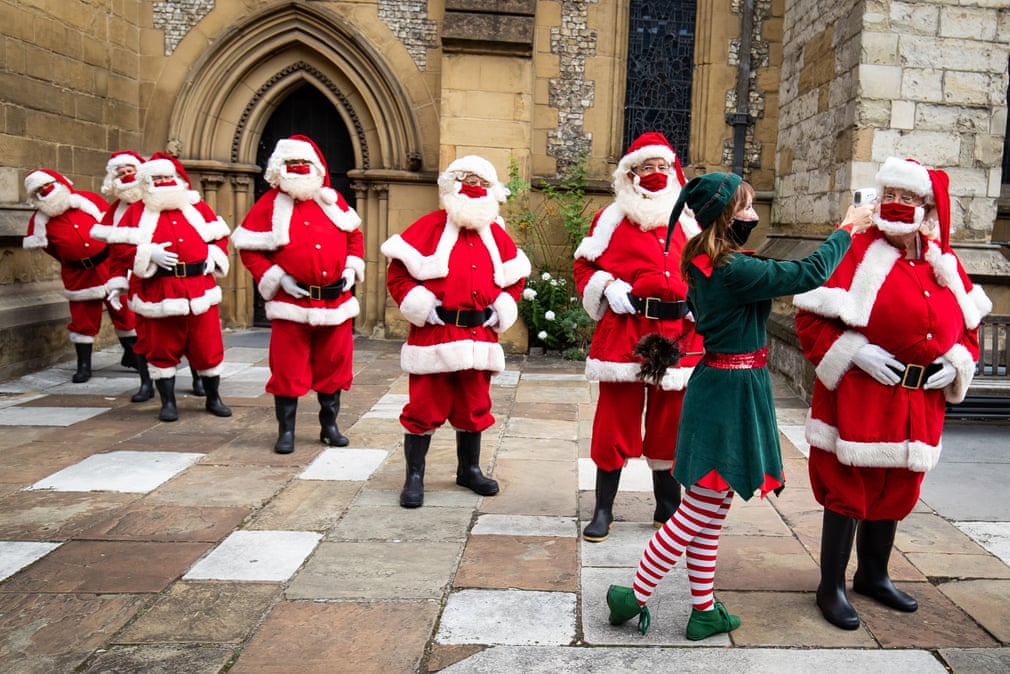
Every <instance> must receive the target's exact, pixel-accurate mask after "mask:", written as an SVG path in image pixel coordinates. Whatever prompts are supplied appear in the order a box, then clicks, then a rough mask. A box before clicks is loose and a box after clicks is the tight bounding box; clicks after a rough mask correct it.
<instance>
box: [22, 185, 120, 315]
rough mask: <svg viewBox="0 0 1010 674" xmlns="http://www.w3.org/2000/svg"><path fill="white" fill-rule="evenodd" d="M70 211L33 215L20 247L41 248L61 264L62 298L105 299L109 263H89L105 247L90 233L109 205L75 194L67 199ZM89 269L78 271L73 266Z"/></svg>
mask: <svg viewBox="0 0 1010 674" xmlns="http://www.w3.org/2000/svg"><path fill="white" fill-rule="evenodd" d="M70 204H71V207H70V208H68V209H67V210H66V211H64V212H63V213H61V214H60V215H57V216H55V217H52V218H51V217H49V216H47V215H46V214H45V213H43V212H42V211H36V212H35V213H34V214H32V217H31V219H30V220H29V221H28V233H27V235H26V236H25V238H24V240H23V241H22V245H23V246H24V247H25V248H28V249H35V248H42V249H43V250H45V251H46V252H47V253H48V254H49V255H51V256H52V257H54V258H56V260H57V261H59V262H60V274H61V276H62V278H63V294H64V295H65V296H66V297H67V299H69V300H71V301H78V302H80V301H85V300H101V299H105V296H106V290H105V283H106V281H108V280H109V273H110V272H109V259H108V253H106V254H105V255H106V258H105V259H104V260H102V261H101V262H99V263H98V264H93V263H92V262H90V261H91V259H92V258H94V257H95V256H96V255H101V254H102V253H103V251H105V249H106V244H105V243H104V242H103V241H100V240H98V239H96V238H94V237H93V236H92V235H91V229H92V227H94V226H95V224H96V223H97V222H98V221H99V220H101V218H102V212H103V211H105V210H106V209H107V208H108V207H109V205H108V204H107V203H106V202H105V200H104V199H102V197H100V196H98V195H97V194H95V193H93V192H84V191H78V192H74V193H72V194H71V195H70ZM82 261H83V264H86V265H91V266H87V267H78V266H77V265H76V264H75V263H82Z"/></svg>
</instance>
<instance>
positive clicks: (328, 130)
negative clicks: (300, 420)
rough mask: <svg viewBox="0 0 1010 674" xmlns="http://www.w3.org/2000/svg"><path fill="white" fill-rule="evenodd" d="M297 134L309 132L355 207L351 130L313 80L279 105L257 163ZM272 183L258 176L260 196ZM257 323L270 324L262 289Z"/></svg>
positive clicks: (265, 129)
mask: <svg viewBox="0 0 1010 674" xmlns="http://www.w3.org/2000/svg"><path fill="white" fill-rule="evenodd" d="M296 134H301V135H303V136H308V137H309V138H311V139H312V140H313V142H315V144H316V146H317V147H318V148H319V151H320V152H321V153H322V155H323V161H324V162H325V163H326V168H327V170H328V171H329V174H330V184H331V185H332V186H333V189H335V190H337V191H338V192H340V194H341V195H343V197H344V198H345V199H346V200H347V203H349V204H350V205H351V206H352V207H353V206H354V205H355V203H354V202H355V195H354V192H353V191H351V183H350V181H349V180H348V179H347V172H348V171H349V170H351V169H353V168H354V146H353V145H352V144H351V134H350V132H348V130H347V127H346V126H344V124H343V123H342V121H341V119H340V116H339V115H338V114H337V111H336V109H335V108H334V107H333V104H332V103H331V102H330V99H328V98H327V97H326V96H325V95H324V94H323V93H322V92H321V91H319V89H317V88H316V87H314V86H312V85H311V84H303V85H302V86H300V87H298V88H297V89H295V90H294V91H292V92H291V93H290V94H288V96H287V97H285V98H284V100H283V101H281V102H280V104H279V105H278V106H277V108H276V109H275V110H274V111H273V113H272V114H271V115H270V118H269V119H268V120H267V122H266V124H265V125H264V127H263V133H262V134H261V135H260V140H259V143H258V145H257V149H256V165H257V166H259V167H261V168H263V167H265V166H266V165H267V160H268V159H270V155H271V154H272V153H273V151H274V146H275V145H276V144H277V141H278V140H280V139H282V138H287V137H289V136H293V135H296ZM269 189H270V186H269V185H268V184H267V182H266V180H264V179H263V175H262V174H260V175H259V176H257V177H256V189H255V195H256V198H257V199H258V198H259V197H260V196H262V195H263V194H264V193H265V192H266V191H267V190H269ZM253 325H256V326H261V327H266V326H269V325H270V320H269V319H268V318H267V317H266V312H265V310H264V307H263V298H262V297H260V294H259V291H258V290H257V291H256V297H255V300H254V302H253Z"/></svg>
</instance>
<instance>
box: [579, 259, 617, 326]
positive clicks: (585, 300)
mask: <svg viewBox="0 0 1010 674" xmlns="http://www.w3.org/2000/svg"><path fill="white" fill-rule="evenodd" d="M613 280H614V277H613V275H612V274H609V273H607V272H605V271H603V270H602V269H601V270H600V271H597V272H593V275H592V276H590V277H589V282H588V283H586V287H585V288H583V289H582V306H583V308H584V309H585V310H586V313H587V314H589V317H590V318H591V319H593V320H594V321H597V322H599V321H600V320H602V319H603V317H604V316H605V315H606V313H607V309H608V308H609V307H610V304H609V303H608V302H607V301H606V299H605V297H604V295H603V291H604V289H605V288H606V285H607V283H608V282H610V281H613Z"/></svg>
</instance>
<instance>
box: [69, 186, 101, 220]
mask: <svg viewBox="0 0 1010 674" xmlns="http://www.w3.org/2000/svg"><path fill="white" fill-rule="evenodd" d="M70 208H76V209H77V210H80V211H84V212H85V213H87V214H88V215H90V216H91V217H92V218H94V219H95V221H96V222H97V221H99V220H101V219H102V215H104V213H102V211H101V210H100V209H99V208H98V206H96V205H95V202H93V201H92V200H91V199H86V198H84V197H82V196H81V195H80V194H76V193H74V194H71V195H70Z"/></svg>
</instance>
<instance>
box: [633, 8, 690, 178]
mask: <svg viewBox="0 0 1010 674" xmlns="http://www.w3.org/2000/svg"><path fill="white" fill-rule="evenodd" d="M696 8H697V2H696V0H631V12H630V14H631V20H630V25H629V29H628V73H627V87H626V92H625V94H624V147H627V146H628V144H629V143H630V142H631V141H632V140H634V139H635V138H637V137H638V136H639V135H640V134H642V133H644V132H646V131H661V132H662V133H663V134H664V135H665V136H666V137H667V138H668V139H669V141H670V142H671V143H672V144H673V149H674V150H675V151H676V152H677V156H679V157H680V162H681V164H684V165H686V164H687V163H688V156H689V154H688V152H689V149H690V148H689V147H688V141H689V140H690V137H691V76H692V73H693V70H694V16H695V10H696Z"/></svg>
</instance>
